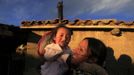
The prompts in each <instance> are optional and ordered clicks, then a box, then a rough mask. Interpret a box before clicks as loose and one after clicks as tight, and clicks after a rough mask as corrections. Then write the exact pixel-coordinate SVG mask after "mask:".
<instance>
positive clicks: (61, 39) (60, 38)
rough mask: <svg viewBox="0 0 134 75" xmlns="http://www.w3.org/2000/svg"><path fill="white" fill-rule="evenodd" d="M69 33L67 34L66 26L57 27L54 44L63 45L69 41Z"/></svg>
mask: <svg viewBox="0 0 134 75" xmlns="http://www.w3.org/2000/svg"><path fill="white" fill-rule="evenodd" d="M70 39H71V35H69V31H68V30H67V29H66V28H59V29H58V31H57V33H56V36H55V38H54V41H55V43H56V44H59V45H60V46H62V47H65V46H67V45H68V43H69V42H70Z"/></svg>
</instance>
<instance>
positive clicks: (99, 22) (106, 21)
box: [21, 19, 134, 26]
mask: <svg viewBox="0 0 134 75" xmlns="http://www.w3.org/2000/svg"><path fill="white" fill-rule="evenodd" d="M59 23H64V24H68V25H75V26H77V25H127V26H131V25H134V21H132V22H125V21H118V20H115V19H100V20H81V19H75V20H74V21H73V22H71V21H69V20H62V21H59V19H55V20H44V21H23V22H22V23H21V24H22V25H21V26H40V25H41V26H42V25H43V26H44V25H57V24H59Z"/></svg>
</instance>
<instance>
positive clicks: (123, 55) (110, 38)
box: [21, 23, 134, 75]
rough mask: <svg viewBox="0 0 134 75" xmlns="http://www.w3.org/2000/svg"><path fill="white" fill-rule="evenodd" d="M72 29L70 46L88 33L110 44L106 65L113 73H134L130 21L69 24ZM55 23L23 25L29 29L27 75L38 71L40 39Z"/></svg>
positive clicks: (133, 41)
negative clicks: (124, 22) (112, 23)
mask: <svg viewBox="0 0 134 75" xmlns="http://www.w3.org/2000/svg"><path fill="white" fill-rule="evenodd" d="M67 26H68V27H69V28H71V29H72V30H73V36H72V38H71V42H70V44H69V45H70V47H71V48H72V49H73V48H75V47H76V46H77V45H78V43H79V42H80V41H81V40H82V39H83V38H85V37H94V38H97V39H100V40H101V41H103V42H104V43H105V44H106V46H107V47H108V55H107V60H106V69H107V70H108V73H109V74H110V75H134V64H133V63H134V47H133V45H134V38H133V37H134V26H133V24H132V25H131V26H128V25H111V24H109V25H105V24H102V23H101V24H100V25H99V24H98V25H83V24H80V25H78V24H76V25H70V24H67ZM54 27H55V26H54V25H46V26H43V25H41V26H39V25H35V26H21V28H22V29H27V30H30V31H31V32H30V33H29V37H28V42H27V53H26V66H25V67H26V69H25V72H24V75H31V74H32V75H39V74H38V73H39V71H38V67H37V66H38V65H39V61H40V58H39V56H38V54H37V42H38V41H39V39H40V38H41V36H42V35H43V33H44V32H47V31H50V30H51V29H52V28H54Z"/></svg>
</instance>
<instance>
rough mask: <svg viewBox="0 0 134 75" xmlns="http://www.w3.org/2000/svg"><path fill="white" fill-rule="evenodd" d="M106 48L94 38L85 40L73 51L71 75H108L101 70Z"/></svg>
mask: <svg viewBox="0 0 134 75" xmlns="http://www.w3.org/2000/svg"><path fill="white" fill-rule="evenodd" d="M106 52H107V48H106V46H105V45H104V43H103V42H102V41H100V40H98V39H95V38H85V39H83V40H82V41H81V42H80V43H79V46H78V47H77V48H76V49H74V50H73V58H72V63H73V69H72V72H73V75H78V74H82V75H108V74H107V72H106V71H105V69H104V68H103V65H104V61H105V58H106Z"/></svg>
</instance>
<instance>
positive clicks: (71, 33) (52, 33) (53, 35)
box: [50, 24, 73, 39]
mask: <svg viewBox="0 0 134 75" xmlns="http://www.w3.org/2000/svg"><path fill="white" fill-rule="evenodd" d="M59 28H65V29H67V30H68V32H69V35H70V36H71V35H73V31H72V30H71V29H69V28H68V27H66V26H65V24H59V25H58V26H57V27H56V28H54V29H52V32H51V37H50V39H53V38H54V37H55V36H56V34H57V31H58V29H59Z"/></svg>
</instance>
